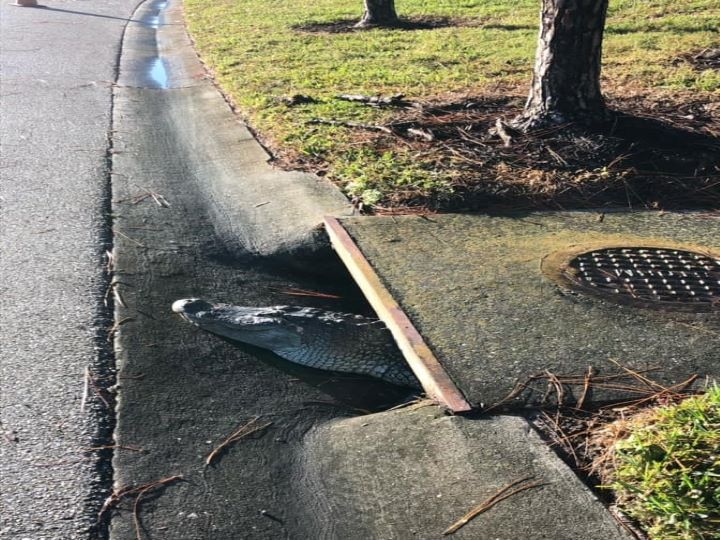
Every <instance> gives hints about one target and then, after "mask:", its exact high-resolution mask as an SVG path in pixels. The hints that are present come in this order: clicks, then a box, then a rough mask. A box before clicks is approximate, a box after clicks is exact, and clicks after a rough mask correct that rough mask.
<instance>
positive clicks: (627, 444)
mask: <svg viewBox="0 0 720 540" xmlns="http://www.w3.org/2000/svg"><path fill="white" fill-rule="evenodd" d="M632 433H633V434H632V435H631V436H630V437H629V438H627V439H625V440H623V441H621V442H619V443H618V444H617V446H616V448H615V457H616V470H615V473H614V483H613V484H612V485H611V486H610V487H611V488H612V489H614V490H615V492H616V496H617V499H618V502H619V504H620V506H621V507H622V508H623V509H624V510H625V511H626V512H627V513H628V514H629V515H630V516H632V517H633V518H635V519H637V520H638V521H639V522H640V523H641V524H642V525H643V527H644V528H645V529H646V530H647V531H648V533H649V535H650V537H651V538H653V539H658V540H660V539H662V540H674V539H678V540H680V539H682V540H710V539H716V540H717V539H718V538H720V387H715V388H713V389H712V390H710V391H709V392H708V393H707V394H705V395H703V396H700V397H694V398H690V399H687V400H685V401H683V402H682V403H681V404H679V405H676V406H672V407H664V408H660V409H658V410H657V412H656V413H655V414H653V415H652V416H650V417H648V416H644V417H643V420H642V421H641V422H640V425H639V426H638V427H635V428H634V429H633V430H632Z"/></svg>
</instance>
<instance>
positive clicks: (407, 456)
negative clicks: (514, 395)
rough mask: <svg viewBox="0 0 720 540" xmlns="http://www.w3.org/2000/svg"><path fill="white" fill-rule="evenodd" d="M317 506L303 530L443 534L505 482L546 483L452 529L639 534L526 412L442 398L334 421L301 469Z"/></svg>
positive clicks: (596, 537) (485, 534) (500, 535)
mask: <svg viewBox="0 0 720 540" xmlns="http://www.w3.org/2000/svg"><path fill="white" fill-rule="evenodd" d="M296 471H297V472H296V475H297V485H298V491H299V493H300V494H301V495H302V497H303V500H304V501H305V504H306V505H307V509H308V514H309V515H310V516H312V518H313V519H312V521H310V522H309V523H310V524H311V528H310V529H308V530H306V531H305V534H303V535H301V536H300V537H302V538H328V539H330V538H332V539H335V538H342V539H343V540H351V539H358V540H365V539H368V538H382V539H384V540H391V539H399V540H404V539H408V538H418V539H424V538H427V539H430V538H433V539H436V538H441V537H442V533H443V531H444V530H445V529H447V528H448V527H449V526H450V525H451V524H452V523H454V522H455V521H456V520H457V519H458V518H460V517H461V516H463V515H464V514H465V513H466V512H467V511H469V510H470V509H472V508H473V507H475V506H477V505H479V504H480V503H482V502H484V501H485V500H487V499H488V498H489V497H491V496H493V495H494V494H496V493H497V492H498V491H500V490H501V489H502V488H503V487H504V486H506V485H508V484H510V483H511V482H514V481H516V480H520V479H522V478H527V477H532V479H533V480H535V481H539V482H543V483H544V485H543V486H540V487H537V488H534V489H529V490H527V491H523V492H520V493H517V494H516V495H513V496H512V497H509V498H508V499H506V500H505V501H502V502H500V503H498V504H497V505H496V506H494V507H493V508H492V509H490V510H489V511H487V512H485V513H483V514H481V515H479V516H478V517H476V518H475V519H474V520H472V521H471V522H470V523H468V524H467V525H465V526H464V527H463V528H461V529H460V530H459V531H458V532H456V533H455V534H454V535H453V536H452V538H467V539H478V538H483V539H503V540H510V539H517V538H549V539H553V540H563V539H567V540H577V539H578V538H582V539H584V540H616V539H618V540H619V539H627V538H630V536H628V535H627V534H626V533H625V532H624V531H623V530H621V528H620V526H619V525H618V524H617V523H616V522H615V520H614V519H613V518H612V517H611V516H610V514H609V513H608V512H607V511H606V510H605V508H604V507H603V505H602V504H601V503H600V502H598V500H597V499H596V498H595V497H594V496H593V495H592V493H590V492H589V491H588V489H587V488H586V487H585V486H584V485H583V484H582V483H581V482H580V481H579V480H578V479H577V478H576V477H575V475H574V474H573V473H572V471H570V469H569V468H568V467H567V466H565V465H564V464H563V463H562V462H561V461H560V460H559V459H558V458H557V456H556V455H555V454H554V453H553V452H552V451H551V450H550V449H549V448H548V447H547V445H546V444H545V443H544V442H542V441H541V440H540V438H539V437H538V435H537V434H536V433H535V432H534V431H533V429H532V428H530V426H529V425H528V423H527V422H526V421H525V420H524V419H523V418H520V417H514V416H498V417H490V418H484V419H469V418H462V417H459V416H448V415H446V414H444V413H443V412H442V410H441V409H440V408H438V407H435V406H429V407H422V408H417V409H414V410H413V409H412V408H408V409H405V410H396V411H391V412H386V413H380V414H375V415H372V416H365V417H360V418H353V419H344V420H338V421H332V422H328V423H326V424H323V425H321V426H319V427H317V428H315V429H313V430H312V431H311V432H310V433H309V434H308V435H307V436H306V438H305V448H304V453H303V458H302V460H301V461H299V462H298V463H297V469H296Z"/></svg>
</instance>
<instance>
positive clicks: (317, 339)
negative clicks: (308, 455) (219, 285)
mask: <svg viewBox="0 0 720 540" xmlns="http://www.w3.org/2000/svg"><path fill="white" fill-rule="evenodd" d="M172 310H173V311H174V312H175V313H178V314H179V315H180V316H182V317H183V318H184V319H185V320H186V321H188V322H190V323H192V324H194V325H195V326H198V327H200V328H202V329H203V330H207V331H208V332H211V333H213V334H217V335H219V336H222V337H224V338H226V339H229V340H230V341H236V342H241V343H246V344H250V345H254V346H256V347H261V348H263V349H268V350H270V351H272V352H273V353H275V354H276V355H278V356H280V357H281V358H284V359H286V360H289V361H291V362H295V363H297V364H302V365H304V366H308V367H312V368H316V369H324V370H331V371H337V372H342V373H355V374H360V375H369V376H371V377H375V378H378V379H382V380H383V381H386V382H388V383H391V384H395V385H399V386H407V387H411V388H416V389H420V388H421V387H420V383H419V382H418V380H417V378H416V377H415V375H414V374H413V372H412V371H411V370H410V368H409V366H408V365H407V363H406V362H405V359H404V358H403V356H402V354H401V353H400V351H399V350H398V348H397V345H396V344H395V341H394V340H393V338H392V335H391V333H390V331H389V330H388V329H387V328H386V327H385V325H384V324H383V323H382V321H380V320H379V319H373V318H369V317H364V316H362V315H355V314H350V313H337V312H333V311H325V310H322V309H318V308H312V307H301V306H269V307H241V306H234V305H230V304H211V303H210V302H206V301H205V300H201V299H198V298H187V299H183V300H178V301H177V302H174V303H173V305H172Z"/></svg>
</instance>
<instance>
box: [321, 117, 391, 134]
mask: <svg viewBox="0 0 720 540" xmlns="http://www.w3.org/2000/svg"><path fill="white" fill-rule="evenodd" d="M307 123H308V124H311V125H312V124H325V125H328V126H340V127H349V128H356V129H367V130H370V131H382V132H383V133H388V134H390V135H395V132H394V131H393V130H392V129H390V128H389V127H387V126H379V125H377V124H361V123H359V122H343V121H341V120H327V119H324V118H313V119H311V120H308V121H307Z"/></svg>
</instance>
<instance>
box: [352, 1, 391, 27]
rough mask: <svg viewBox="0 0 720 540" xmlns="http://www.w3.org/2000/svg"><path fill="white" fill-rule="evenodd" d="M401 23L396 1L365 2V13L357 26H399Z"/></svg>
mask: <svg viewBox="0 0 720 540" xmlns="http://www.w3.org/2000/svg"><path fill="white" fill-rule="evenodd" d="M399 22H400V19H398V16H397V13H396V12H395V0H365V13H364V14H363V18H362V19H360V22H359V23H357V24H356V25H355V26H357V27H366V26H397V25H398V23H399Z"/></svg>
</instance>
